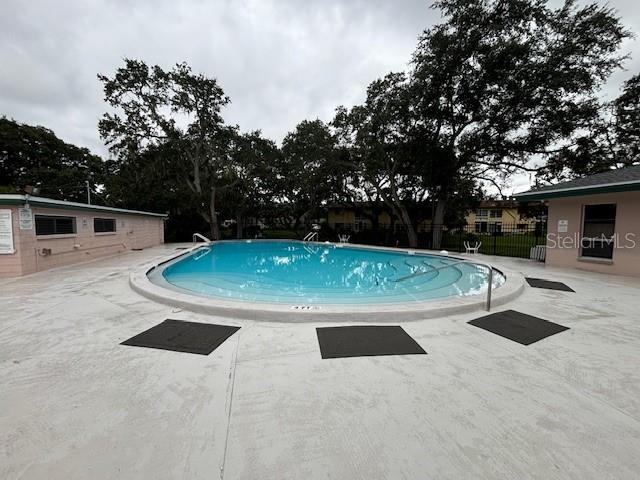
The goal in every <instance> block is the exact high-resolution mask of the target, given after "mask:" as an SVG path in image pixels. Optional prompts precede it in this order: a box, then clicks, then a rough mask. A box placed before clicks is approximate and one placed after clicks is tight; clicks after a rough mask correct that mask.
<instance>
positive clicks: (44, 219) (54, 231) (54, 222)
mask: <svg viewBox="0 0 640 480" xmlns="http://www.w3.org/2000/svg"><path fill="white" fill-rule="evenodd" d="M72 233H76V218H75V217H58V216H56V215H36V235H65V234H72Z"/></svg>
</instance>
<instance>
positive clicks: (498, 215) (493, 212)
mask: <svg viewBox="0 0 640 480" xmlns="http://www.w3.org/2000/svg"><path fill="white" fill-rule="evenodd" d="M489 218H502V210H501V209H497V210H491V211H490V212H489Z"/></svg>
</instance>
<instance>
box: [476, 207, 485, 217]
mask: <svg viewBox="0 0 640 480" xmlns="http://www.w3.org/2000/svg"><path fill="white" fill-rule="evenodd" d="M487 213H488V210H486V209H484V208H480V209H478V210H476V217H486V216H487Z"/></svg>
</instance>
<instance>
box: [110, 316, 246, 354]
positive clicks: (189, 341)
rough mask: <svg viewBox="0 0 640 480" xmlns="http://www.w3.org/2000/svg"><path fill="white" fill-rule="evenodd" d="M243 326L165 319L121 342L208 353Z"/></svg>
mask: <svg viewBox="0 0 640 480" xmlns="http://www.w3.org/2000/svg"><path fill="white" fill-rule="evenodd" d="M239 329H240V327H231V326H228V325H212V324H210V323H196V322H184V321H182V320H165V321H164V322H162V323H159V324H158V325H156V326H155V327H151V328H150V329H149V330H145V331H144V332H142V333H139V334H138V335H136V336H135V337H131V338H130V339H129V340H125V341H124V342H122V343H121V344H120V345H131V346H134V347H148V348H159V349H162V350H173V351H174V352H186V353H197V354H199V355H209V354H210V353H211V352H213V351H214V350H215V349H216V348H218V347H219V346H220V345H222V344H223V343H224V341H225V340H226V339H227V338H229V337H230V336H231V335H233V334H234V333H236V331H238V330H239Z"/></svg>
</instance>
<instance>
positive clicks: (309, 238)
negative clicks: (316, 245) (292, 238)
mask: <svg viewBox="0 0 640 480" xmlns="http://www.w3.org/2000/svg"><path fill="white" fill-rule="evenodd" d="M314 240H315V241H317V240H318V232H309V233H307V234H306V235H305V236H304V238H303V239H302V241H303V242H313V241H314Z"/></svg>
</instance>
